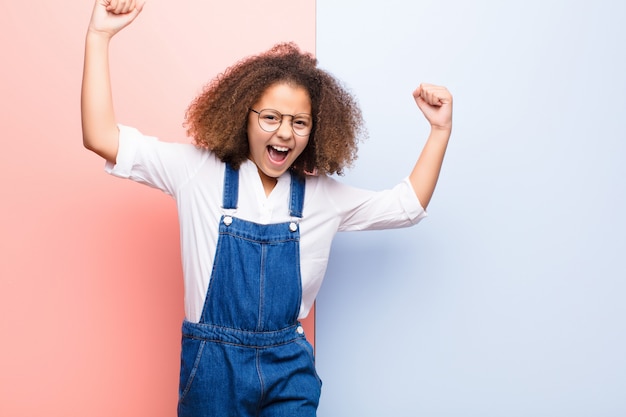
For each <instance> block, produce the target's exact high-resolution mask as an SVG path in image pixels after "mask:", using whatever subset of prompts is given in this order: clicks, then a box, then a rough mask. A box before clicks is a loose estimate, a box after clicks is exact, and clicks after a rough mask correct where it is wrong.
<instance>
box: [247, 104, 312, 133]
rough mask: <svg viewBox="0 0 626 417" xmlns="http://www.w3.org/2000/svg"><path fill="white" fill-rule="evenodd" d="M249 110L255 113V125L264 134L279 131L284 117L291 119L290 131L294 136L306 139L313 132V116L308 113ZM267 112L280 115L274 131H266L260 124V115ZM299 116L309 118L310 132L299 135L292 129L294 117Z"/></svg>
mask: <svg viewBox="0 0 626 417" xmlns="http://www.w3.org/2000/svg"><path fill="white" fill-rule="evenodd" d="M249 110H250V111H251V112H254V113H256V115H257V118H256V119H257V123H258V124H259V127H260V128H261V129H262V130H263V131H264V132H268V133H272V132H276V131H277V130H278V129H280V127H281V126H282V125H283V120H284V119H285V116H290V117H291V123H290V124H291V131H292V132H293V134H294V135H296V136H300V137H306V136H309V135H310V134H311V132H312V131H313V116H312V115H311V114H309V113H297V114H283V113H281V112H279V111H278V110H276V109H261V110H254V109H253V108H249ZM266 110H269V111H273V112H275V113H276V114H280V123H278V126H276V129H274V130H267V129H266V128H264V127H263V125H262V124H261V113H262V112H264V111H266ZM301 114H305V115H307V116H309V117H310V118H311V130H309V132H308V133H306V134H304V135H301V134H300V133H298V132H296V130H295V129H294V128H293V120H294V119H295V118H296V116H299V115H301Z"/></svg>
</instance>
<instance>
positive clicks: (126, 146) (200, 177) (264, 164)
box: [82, 0, 452, 417]
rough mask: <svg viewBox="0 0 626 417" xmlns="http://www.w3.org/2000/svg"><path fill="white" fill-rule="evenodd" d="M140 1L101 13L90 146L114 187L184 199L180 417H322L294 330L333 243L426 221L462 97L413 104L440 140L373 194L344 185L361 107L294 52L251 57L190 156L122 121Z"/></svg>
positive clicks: (195, 121) (94, 39) (210, 113)
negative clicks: (116, 54)
mask: <svg viewBox="0 0 626 417" xmlns="http://www.w3.org/2000/svg"><path fill="white" fill-rule="evenodd" d="M142 6H143V5H142V4H137V3H136V1H135V0H126V1H122V0H97V1H96V4H95V7H94V10H93V15H92V17H91V21H90V24H89V29H88V32H87V37H86V47H85V66H84V74H83V85H82V87H83V88H82V123H83V141H84V145H85V147H87V148H88V149H90V150H92V151H93V152H96V153H97V154H98V155H100V156H102V157H103V158H104V159H105V160H106V161H107V164H106V169H107V171H108V172H110V173H112V174H113V175H117V176H120V177H125V178H130V179H132V180H135V181H138V182H141V183H144V184H148V185H150V186H152V187H156V188H158V189H161V190H162V191H164V192H166V193H168V194H170V195H171V196H172V197H174V198H175V199H176V203H177V207H178V212H179V219H180V234H181V247H182V262H183V272H184V280H185V314H186V318H185V321H184V323H183V327H182V334H183V339H182V353H181V372H180V390H179V404H178V415H179V416H220V417H222V416H226V415H229V416H291V417H293V416H314V415H315V413H316V409H317V405H318V401H319V396H320V389H321V381H320V380H319V378H318V376H317V374H316V372H315V366H314V359H313V351H312V348H311V346H310V345H309V344H308V343H307V341H306V339H305V337H304V334H303V333H304V332H303V330H302V327H301V326H300V325H299V322H298V320H299V319H302V318H304V317H306V316H307V314H308V312H309V309H310V308H311V306H312V305H313V302H314V299H315V296H316V295H317V292H318V290H319V288H320V285H321V283H322V279H323V277H324V273H325V270H326V265H327V262H328V255H329V251H330V246H331V241H332V239H333V236H334V235H335V233H336V232H337V231H348V230H372V229H386V228H397V227H406V226H411V225H414V224H416V223H417V222H418V221H419V220H421V219H422V218H423V217H424V216H425V211H424V209H425V207H426V206H427V205H428V202H429V201H430V198H431V196H432V193H433V190H434V188H435V184H436V182H437V177H438V175H439V171H440V168H441V164H442V161H443V157H444V153H445V149H446V146H447V143H448V139H449V137H450V131H451V126H452V97H451V95H450V94H449V92H448V91H447V90H446V89H445V88H443V87H437V86H433V85H426V84H422V85H420V86H419V87H418V88H417V89H416V90H415V92H414V93H413V96H414V97H415V101H416V103H417V106H418V107H419V109H420V110H421V111H422V112H423V114H424V115H425V117H426V119H427V120H428V122H429V123H430V125H431V133H430V136H429V137H428V140H427V142H426V144H425V146H424V149H423V150H422V153H421V155H420V157H419V159H418V161H417V163H416V165H415V168H414V169H413V171H412V172H411V173H410V175H409V176H408V178H407V179H405V180H404V181H402V182H400V183H399V184H398V185H396V186H395V187H394V188H392V189H390V190H387V191H382V192H372V191H367V190H361V189H356V188H352V187H348V186H346V185H343V184H341V183H340V182H337V181H336V180H334V179H333V178H331V177H330V175H331V174H341V173H342V171H343V169H344V168H345V167H347V166H349V165H350V164H351V163H352V161H353V160H354V159H355V157H356V148H357V140H358V137H359V134H360V132H361V129H362V120H361V113H360V110H359V109H358V107H357V105H356V103H355V101H354V99H353V98H352V97H351V95H350V94H349V93H348V92H346V91H345V90H344V89H343V88H342V86H341V85H340V83H339V82H338V81H337V80H335V79H334V78H333V77H332V76H331V75H329V74H328V73H326V72H324V71H322V70H321V69H319V68H317V61H316V60H315V59H314V58H313V57H312V56H311V55H309V54H305V53H302V52H300V51H299V50H298V48H297V47H295V46H294V45H292V44H280V45H277V46H275V47H274V48H273V49H271V50H270V51H267V52H265V53H263V54H261V55H258V56H254V57H250V58H248V59H245V60H243V61H241V62H239V63H237V64H236V65H234V66H233V67H231V68H229V69H227V70H226V71H225V72H224V73H223V74H221V75H220V76H219V77H217V78H216V79H215V80H213V81H212V82H211V83H210V84H208V86H207V87H206V88H205V90H204V92H203V93H202V94H200V95H199V96H198V97H197V98H196V99H195V100H194V102H193V103H192V104H191V106H190V107H189V109H188V111H187V116H186V118H187V120H186V126H187V128H188V133H189V134H190V136H192V137H193V140H194V142H195V143H194V144H175V143H165V142H161V141H159V140H157V139H156V138H152V137H148V136H144V135H142V134H141V133H139V131H137V130H135V129H133V128H130V127H125V126H121V125H118V124H117V123H116V120H115V117H114V111H113V103H112V99H111V86H110V80H109V68H108V46H109V41H110V40H111V38H112V37H113V36H114V35H115V34H116V33H117V32H118V31H120V30H121V29H122V28H124V27H125V26H127V25H128V24H130V23H131V22H132V21H133V20H134V19H135V18H136V17H137V15H138V14H139V13H140V11H141V9H142Z"/></svg>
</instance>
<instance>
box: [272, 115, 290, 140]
mask: <svg viewBox="0 0 626 417" xmlns="http://www.w3.org/2000/svg"><path fill="white" fill-rule="evenodd" d="M291 123H292V120H291V118H289V117H285V116H283V119H282V122H281V124H280V126H278V130H277V131H276V135H277V136H278V137H279V138H281V139H283V140H289V139H291V137H292V136H293V128H292V127H291Z"/></svg>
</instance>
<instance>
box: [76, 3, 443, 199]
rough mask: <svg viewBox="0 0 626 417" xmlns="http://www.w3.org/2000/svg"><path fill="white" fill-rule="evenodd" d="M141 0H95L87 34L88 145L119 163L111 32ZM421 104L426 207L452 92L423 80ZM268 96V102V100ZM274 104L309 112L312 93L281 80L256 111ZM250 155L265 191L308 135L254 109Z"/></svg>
mask: <svg viewBox="0 0 626 417" xmlns="http://www.w3.org/2000/svg"><path fill="white" fill-rule="evenodd" d="M144 4H145V2H143V1H140V0H97V1H96V2H95V5H94V9H93V13H92V17H91V21H90V22H89V28H88V30H87V36H86V39H85V62H84V69H83V83H82V93H81V115H82V128H83V144H84V146H85V147H86V148H87V149H89V150H91V151H93V152H95V153H97V154H98V155H100V156H101V157H103V158H105V159H106V160H107V161H110V162H113V163H115V162H116V159H117V150H118V143H119V130H118V128H117V123H116V119H115V112H114V108H113V100H112V93H111V82H110V74H109V44H110V41H111V39H112V38H113V36H115V35H116V34H117V33H118V32H119V31H120V30H122V29H123V28H125V27H126V26H128V25H129V24H130V23H132V22H133V21H134V20H135V19H136V18H137V16H138V15H139V13H140V12H141V11H142V9H143V6H144ZM413 97H414V99H415V103H416V104H417V107H418V108H419V109H420V110H421V112H422V113H423V114H424V117H425V118H426V120H427V121H428V123H430V127H431V130H430V134H429V136H428V139H427V141H426V143H425V145H424V147H423V149H422V152H421V153H420V156H419V158H418V159H417V162H416V163H415V166H414V168H413V170H412V171H411V173H410V175H409V180H410V182H411V185H412V187H413V190H414V191H415V194H416V196H417V198H418V199H419V201H420V203H421V205H422V207H424V208H426V207H427V206H428V204H429V203H430V199H431V197H432V195H433V192H434V190H435V186H436V184H437V180H438V178H439V173H440V171H441V165H442V163H443V159H444V155H445V152H446V148H447V146H448V141H449V139H450V134H451V132H452V95H451V94H450V92H449V91H448V90H447V89H446V88H445V87H441V86H436V85H432V84H420V86H419V87H418V88H417V89H416V90H415V91H414V92H413ZM265 100H266V101H265ZM263 108H274V109H276V110H278V111H279V112H281V113H283V114H296V113H310V111H311V105H310V100H309V97H308V96H307V95H306V93H305V92H304V94H303V91H301V89H299V88H298V87H293V86H291V87H290V86H289V85H286V84H277V85H275V86H272V87H270V88H269V89H268V90H267V91H266V94H264V95H263V97H262V98H261V99H260V100H259V103H256V104H255V110H261V109H263ZM248 117H249V119H248V127H247V128H248V136H249V140H250V159H251V160H252V161H254V163H255V164H256V165H257V167H258V168H259V175H260V177H261V181H262V183H263V187H264V189H265V192H266V194H269V193H270V192H271V190H272V189H273V188H274V185H275V184H276V178H277V177H278V176H280V175H281V174H282V173H284V172H285V171H286V170H287V168H288V167H289V165H290V164H291V163H293V161H295V159H296V158H297V156H298V155H299V154H300V153H301V152H302V150H303V149H304V147H306V143H304V142H305V141H306V142H308V138H299V137H297V136H295V135H294V134H293V132H292V130H291V123H286V122H287V121H290V120H289V117H288V116H286V117H285V122H283V125H281V127H280V128H279V130H278V131H276V132H272V133H268V132H264V131H263V130H261V129H260V127H259V126H258V123H257V122H256V119H255V118H256V114H254V113H252V112H251V114H250V115H249V116H248ZM278 144H282V145H281V146H285V147H288V148H289V149H290V152H289V155H288V157H287V158H288V160H287V162H286V163H284V164H276V163H272V162H271V161H270V160H269V159H268V155H267V146H268V145H278Z"/></svg>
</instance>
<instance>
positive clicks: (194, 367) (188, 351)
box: [178, 336, 206, 402]
mask: <svg viewBox="0 0 626 417" xmlns="http://www.w3.org/2000/svg"><path fill="white" fill-rule="evenodd" d="M205 345H206V341H204V340H200V339H194V338H191V337H185V336H183V340H182V347H181V354H180V380H179V385H178V401H179V402H180V401H182V400H183V399H184V398H185V396H186V395H187V393H188V392H189V390H190V389H191V385H192V383H193V379H194V376H195V375H196V372H197V371H198V366H199V365H200V359H202V352H203V351H204V346H205Z"/></svg>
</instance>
